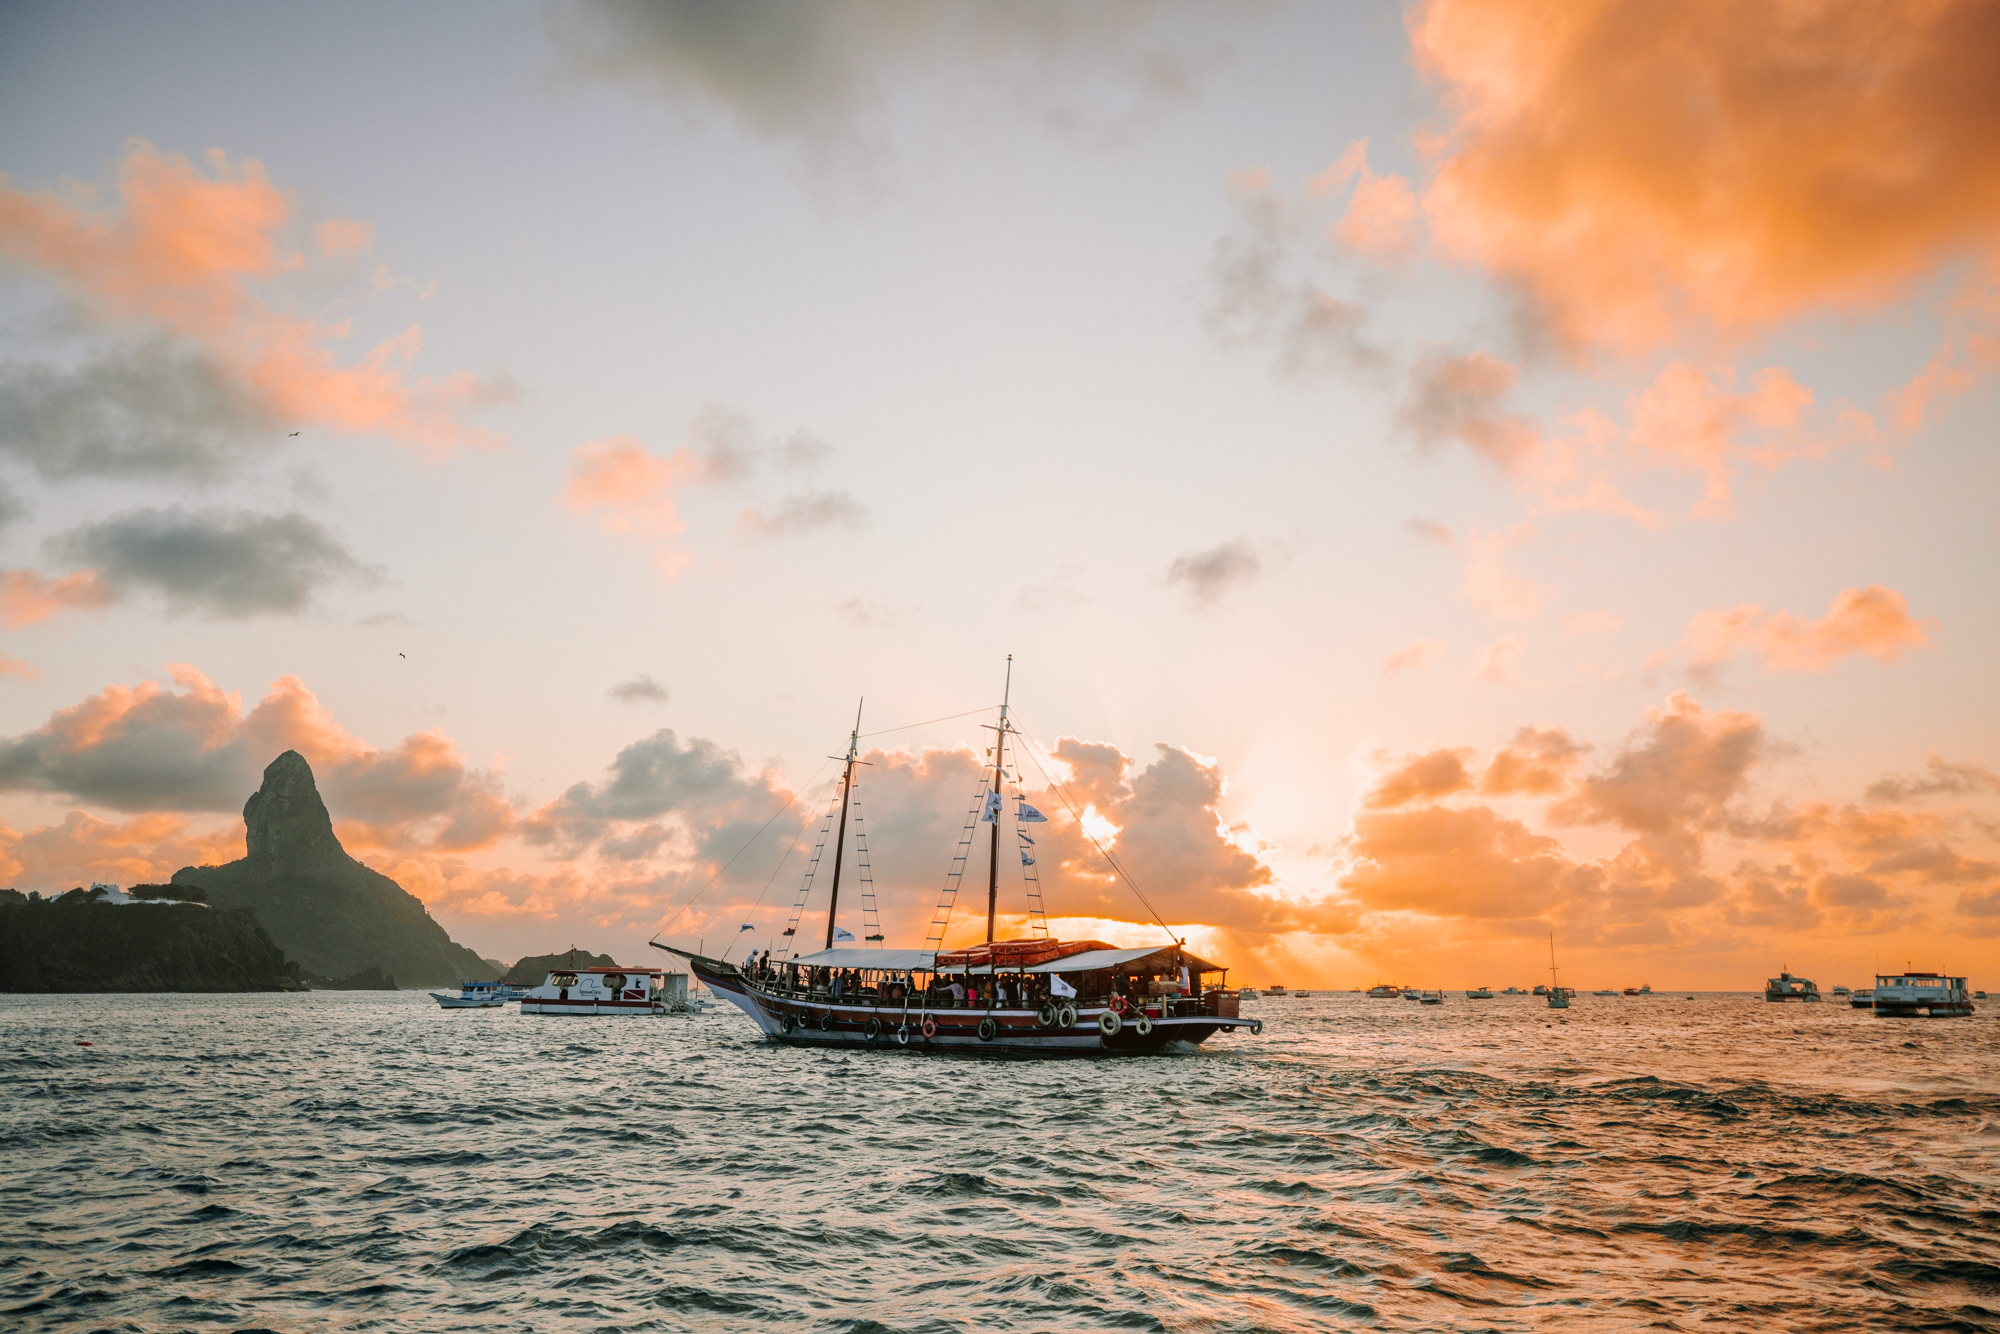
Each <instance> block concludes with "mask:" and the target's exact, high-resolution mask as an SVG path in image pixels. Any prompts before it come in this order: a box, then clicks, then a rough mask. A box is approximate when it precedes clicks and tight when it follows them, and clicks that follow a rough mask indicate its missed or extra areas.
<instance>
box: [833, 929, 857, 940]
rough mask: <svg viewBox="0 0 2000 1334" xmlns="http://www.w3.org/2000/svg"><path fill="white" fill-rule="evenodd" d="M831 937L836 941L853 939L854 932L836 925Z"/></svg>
mask: <svg viewBox="0 0 2000 1334" xmlns="http://www.w3.org/2000/svg"><path fill="white" fill-rule="evenodd" d="M833 938H834V941H835V942H836V943H838V942H840V941H843V940H852V939H854V933H853V932H852V931H849V930H848V929H847V928H846V927H844V926H836V927H835V928H833Z"/></svg>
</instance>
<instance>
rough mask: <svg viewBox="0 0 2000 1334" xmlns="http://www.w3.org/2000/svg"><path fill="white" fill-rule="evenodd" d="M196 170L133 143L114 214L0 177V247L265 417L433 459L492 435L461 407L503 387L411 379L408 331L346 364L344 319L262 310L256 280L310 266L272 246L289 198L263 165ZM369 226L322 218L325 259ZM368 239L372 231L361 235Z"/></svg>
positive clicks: (489, 440)
mask: <svg viewBox="0 0 2000 1334" xmlns="http://www.w3.org/2000/svg"><path fill="white" fill-rule="evenodd" d="M209 173H210V174H208V175H204V174H203V173H202V172H201V171H200V170H199V169H198V168H196V167H195V165H194V164H193V163H191V162H189V161H188V160H187V159H186V158H184V157H180V156H177V155H173V154H163V153H160V152H158V151H157V150H155V149H154V148H153V147H152V146H151V145H149V144H144V143H138V144H135V145H133V147H132V148H131V149H130V150H129V151H128V152H127V154H126V156H125V161H124V163H123V165H122V167H121V169H120V173H119V182H118V196H119V203H120V209H119V210H118V211H117V212H116V213H114V214H111V215H105V214H102V213H100V212H98V211H96V210H94V209H92V208H91V207H90V203H89V201H88V199H86V198H78V199H64V198H61V197H58V196H56V195H53V194H33V193H28V192H26V191H21V190H16V189H13V188H12V187H11V186H7V185H6V184H4V182H0V254H5V255H10V256H12V257H13V258H14V259H16V260H18V261H20V262H22V263H24V264H26V265H28V266H29V267H30V268H32V269H34V270H36V271H37V272H39V273H40V274H42V275H43V276H44V277H46V278H48V279H50V280H51V281H54V282H56V283H58V284H60V285H62V286H65V287H67V288H68V289H69V290H71V291H72V292H74V293H75V294H77V295H78V296H80V297H81V298H82V299H83V300H84V301H85V302H86V303H87V304H88V305H89V306H90V307H91V308H92V309H93V311H95V313H97V314H98V315H99V316H100V317H103V318H105V319H109V320H114V321H125V322H139V323H144V324H148V325H152V326H154V327H156V328H159V329H163V330H166V331H167V332H169V333H173V334H176V335H179V336H180V337H183V338H186V339H188V340H190V341H192V342H193V343H195V344H196V345H198V346H199V347H200V348H201V349H202V350H203V351H204V352H205V353H206V354H207V355H208V356H209V358H210V359H211V360H212V361H213V362H214V363H215V364H216V365H217V367H218V368H219V369H220V370H221V371H222V372H223V373H224V375H225V376H226V377H227V378H228V379H229V380H230V381H232V382H233V383H234V384H235V386H236V387H237V389H238V390H239V391H240V392H242V393H243V394H244V395H245V396H246V398H247V399H248V400H249V401H250V402H251V403H252V405H253V406H254V408H255V409H256V410H257V411H259V412H261V413H263V414H264V415H266V416H268V417H269V418H270V419H271V420H272V421H273V422H284V423H287V424H290V425H295V426H303V425H311V426H330V427H333V428H335V429H337V430H343V431H354V432H376V433H380V434H383V435H387V436H390V437H392V438H394V439H397V440H400V441H402V442H404V443H405V444H409V445H413V446H415V447H417V448H419V449H423V450H425V451H427V452H431V453H436V454H442V453H449V452H451V451H453V450H457V449H461V448H466V447H471V446H492V445H496V444H498V443H499V442H500V437H497V436H495V435H492V434H491V433H489V432H487V431H484V430H479V429H475V428H472V427H469V426H466V425H465V424H464V423H463V422H462V421H461V420H460V414H461V413H462V412H463V411H464V410H465V409H466V408H469V407H474V406H479V405H481V404H484V403H489V402H493V401H497V400H498V399H501V398H504V397H505V396H507V394H508V393H509V392H511V391H510V390H509V388H508V387H507V386H505V385H496V384H485V383H482V382H480V381H478V380H476V379H475V378H474V377H472V376H470V375H467V374H462V373H461V374H454V375H449V376H446V377H444V378H442V379H429V378H416V379H413V378H411V377H410V375H409V374H408V370H407V368H408V365H409V363H410V361H411V360H412V359H413V358H414V357H415V356H416V354H417V352H418V350H419V349H420V348H421V347H422V342H423V340H422V335H421V333H420V332H419V331H418V329H417V328H416V326H414V325H412V326H411V327H410V328H409V329H406V330H404V331H403V332H402V333H401V334H398V335H397V336H396V337H394V338H391V339H388V340H387V341H385V342H383V343H382V344H380V345H379V346H377V347H376V348H375V349H374V350H372V351H371V352H369V353H368V354H367V355H366V356H364V357H363V358H362V359H361V360H360V361H359V362H358V363H355V364H352V365H347V366H341V365H337V364H336V363H335V360H334V354H333V350H332V348H331V347H330V346H329V344H331V343H333V342H335V341H337V340H339V339H340V338H342V337H344V336H345V335H346V332H347V326H346V325H322V324H318V323H315V322H314V321H312V320H309V319H304V318H301V317H298V316H295V315H289V314H284V313H280V312H278V311H275V310H273V309H271V308H270V307H268V306H267V305H266V304H265V303H264V302H263V301H262V300H260V299H259V297H258V296H257V295H255V294H254V293H253V292H252V290H251V285H250V284H251V281H252V280H272V279H276V278H278V277H280V276H281V275H283V274H284V273H286V272H289V271H291V270H294V269H297V268H299V267H300V266H301V265H303V264H304V262H305V260H304V257H303V256H302V255H300V254H299V253H297V252H294V251H288V250H285V249H283V248H282V247H281V246H280V244H279V241H278V236H279V233H280V232H281V231H282V229H283V228H284V227H285V225H286V223H287V221H288V216H289V212H290V209H289V205H288V203H287V201H286V199H285V196H284V195H283V194H282V193H280V192H279V191H278V190H277V189H276V188H275V187H274V186H272V184H271V182H270V180H269V178H268V177H267V176H266V175H265V172H264V168H263V166H262V165H261V164H260V163H258V162H256V161H254V160H250V159H245V160H243V161H240V162H231V161H230V160H229V159H228V157H226V156H225V155H224V154H222V153H220V152H215V153H211V154H210V155H209ZM364 229H368V224H366V223H361V222H354V221H351V220H347V219H335V220H332V221H329V222H327V223H325V224H322V226H321V228H320V233H319V240H320V244H321V248H322V250H323V251H324V252H326V253H333V252H335V251H338V250H341V249H345V248H350V247H353V246H355V245H358V244H362V243H363V232H364ZM369 234H372V231H370V233H369Z"/></svg>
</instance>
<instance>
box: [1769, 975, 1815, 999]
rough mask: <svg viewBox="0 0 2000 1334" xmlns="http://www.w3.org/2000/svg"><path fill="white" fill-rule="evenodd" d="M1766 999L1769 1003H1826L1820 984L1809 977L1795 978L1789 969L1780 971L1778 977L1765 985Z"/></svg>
mask: <svg viewBox="0 0 2000 1334" xmlns="http://www.w3.org/2000/svg"><path fill="white" fill-rule="evenodd" d="M1764 999H1765V1000H1767V1001H1824V1000H1825V999H1826V997H1824V996H1822V995H1820V994H1819V984H1818V983H1816V982H1814V981H1813V980H1812V979H1811V978H1809V977H1793V976H1792V974H1791V971H1790V970H1789V969H1780V970H1779V971H1778V975H1777V976H1776V977H1774V978H1771V979H1770V980H1769V981H1767V982H1765V983H1764Z"/></svg>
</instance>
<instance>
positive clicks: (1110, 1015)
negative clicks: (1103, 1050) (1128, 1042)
mask: <svg viewBox="0 0 2000 1334" xmlns="http://www.w3.org/2000/svg"><path fill="white" fill-rule="evenodd" d="M1123 1027H1125V1021H1124V1020H1123V1019H1120V1018H1119V1017H1118V1012H1117V1011H1116V1010H1106V1011H1105V1012H1104V1013H1103V1014H1100V1015H1098V1016H1097V1031H1098V1032H1099V1033H1102V1034H1103V1035H1104V1036H1105V1037H1107V1038H1115V1037H1117V1036H1118V1030H1119V1029H1121V1028H1123Z"/></svg>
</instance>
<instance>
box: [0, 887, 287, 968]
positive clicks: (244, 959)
mask: <svg viewBox="0 0 2000 1334" xmlns="http://www.w3.org/2000/svg"><path fill="white" fill-rule="evenodd" d="M64 898H65V900H66V901H62V902H58V901H56V900H44V899H39V898H37V899H33V900H29V899H25V898H24V897H23V896H21V895H19V894H15V893H13V892H11V891H5V892H4V898H0V991H11V992H22V991H303V990H304V989H305V987H304V984H303V983H302V982H301V981H300V980H299V968H298V965H297V964H293V963H288V962H286V960H285V954H284V951H283V950H281V949H279V948H278V946H277V944H276V943H275V942H274V941H273V940H272V939H271V937H270V936H268V935H266V934H265V933H264V931H263V929H262V928H261V927H259V926H258V925H257V921H256V918H255V917H254V916H253V915H252V914H250V913H247V912H227V911H221V912H219V911H215V910H212V909H209V908H202V907H197V906H193V905H190V904H180V903H131V904H110V903H102V902H94V901H91V900H90V899H88V898H85V897H82V896H78V897H77V898H75V899H71V898H70V897H69V896H67V895H65V896H64Z"/></svg>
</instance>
